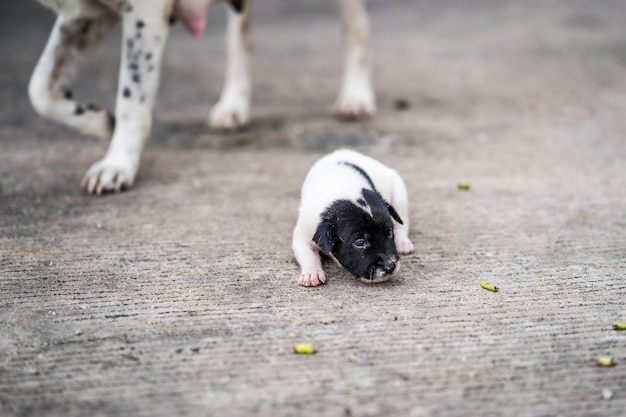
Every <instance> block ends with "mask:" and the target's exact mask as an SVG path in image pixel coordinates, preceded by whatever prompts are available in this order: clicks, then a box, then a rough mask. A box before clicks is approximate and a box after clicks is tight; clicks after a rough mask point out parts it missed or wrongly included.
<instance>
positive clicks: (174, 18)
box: [168, 14, 178, 26]
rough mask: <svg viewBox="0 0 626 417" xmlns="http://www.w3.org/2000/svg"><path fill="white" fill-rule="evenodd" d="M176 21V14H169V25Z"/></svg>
mask: <svg viewBox="0 0 626 417" xmlns="http://www.w3.org/2000/svg"><path fill="white" fill-rule="evenodd" d="M177 21H178V19H177V18H176V16H174V15H173V14H171V15H170V19H169V21H168V22H169V24H170V26H171V25H174V24H176V22H177Z"/></svg>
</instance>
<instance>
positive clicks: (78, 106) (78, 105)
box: [74, 104, 85, 116]
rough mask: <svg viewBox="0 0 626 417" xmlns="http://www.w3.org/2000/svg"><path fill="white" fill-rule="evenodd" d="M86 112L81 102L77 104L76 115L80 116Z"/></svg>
mask: <svg viewBox="0 0 626 417" xmlns="http://www.w3.org/2000/svg"><path fill="white" fill-rule="evenodd" d="M83 113H85V109H84V108H83V106H81V105H80V104H77V105H76V108H75V109H74V114H75V115H76V116H80V115H81V114H83Z"/></svg>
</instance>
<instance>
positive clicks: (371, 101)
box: [335, 0, 376, 118]
mask: <svg viewBox="0 0 626 417" xmlns="http://www.w3.org/2000/svg"><path fill="white" fill-rule="evenodd" d="M339 5H340V8H341V12H342V15H343V31H344V43H345V60H344V69H343V78H342V82H341V89H340V90H339V97H338V98H337V101H336V102H335V113H336V114H337V115H338V116H340V117H345V118H358V117H368V116H371V115H373V114H374V113H375V112H376V98H375V96H374V91H373V90H372V84H371V79H370V78H371V76H370V62H369V61H370V58H369V51H368V42H369V30H370V29H369V17H368V15H367V11H366V10H365V7H364V5H363V1H362V0H339Z"/></svg>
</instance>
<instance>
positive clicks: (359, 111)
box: [334, 87, 376, 120]
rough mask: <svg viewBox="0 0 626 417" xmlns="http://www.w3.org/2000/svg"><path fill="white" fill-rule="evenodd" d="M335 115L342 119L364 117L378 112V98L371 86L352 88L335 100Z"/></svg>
mask: <svg viewBox="0 0 626 417" xmlns="http://www.w3.org/2000/svg"><path fill="white" fill-rule="evenodd" d="M334 112H335V115H336V116H337V117H339V118H342V119H348V120H353V119H364V118H369V117H372V116H373V115H374V113H376V99H375V98H374V93H373V92H372V90H371V89H370V88H365V87H363V88H351V89H349V90H348V91H345V92H342V93H341V94H340V95H339V98H338V99H337V101H336V102H335V107H334Z"/></svg>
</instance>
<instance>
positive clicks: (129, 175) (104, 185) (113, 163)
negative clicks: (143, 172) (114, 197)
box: [81, 157, 137, 194]
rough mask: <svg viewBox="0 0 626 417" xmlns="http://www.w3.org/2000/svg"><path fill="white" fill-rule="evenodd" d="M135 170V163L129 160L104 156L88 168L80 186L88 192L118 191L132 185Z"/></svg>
mask: <svg viewBox="0 0 626 417" xmlns="http://www.w3.org/2000/svg"><path fill="white" fill-rule="evenodd" d="M136 172H137V167H136V164H133V163H132V162H130V161H125V160H120V159H114V158H111V157H105V158H103V159H101V160H100V161H98V162H96V163H95V164H93V165H92V166H91V168H89V170H88V171H87V173H86V174H85V176H84V177H83V181H82V182H81V186H82V187H83V188H84V189H85V190H86V191H87V192H88V193H89V194H102V193H103V192H105V191H115V192H119V191H122V190H123V189H127V188H130V187H132V186H133V182H134V180H135V174H136Z"/></svg>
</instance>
